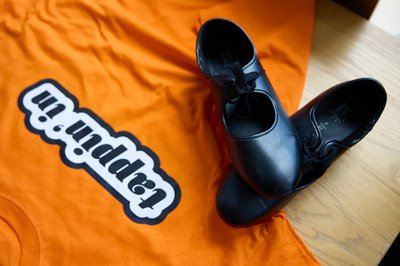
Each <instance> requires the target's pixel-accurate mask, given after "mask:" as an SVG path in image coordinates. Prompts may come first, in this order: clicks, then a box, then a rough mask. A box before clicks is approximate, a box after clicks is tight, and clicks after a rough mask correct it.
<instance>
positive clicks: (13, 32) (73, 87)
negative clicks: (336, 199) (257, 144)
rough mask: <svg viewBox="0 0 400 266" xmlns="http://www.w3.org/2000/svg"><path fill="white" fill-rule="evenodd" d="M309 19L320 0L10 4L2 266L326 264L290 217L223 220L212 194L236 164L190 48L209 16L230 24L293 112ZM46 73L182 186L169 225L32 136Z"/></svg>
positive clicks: (4, 10) (2, 49) (2, 142)
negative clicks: (37, 87) (241, 224)
mask: <svg viewBox="0 0 400 266" xmlns="http://www.w3.org/2000/svg"><path fill="white" fill-rule="evenodd" d="M313 11H314V0H306V1H295V0H292V1H283V2H282V1H277V0H268V1H255V0H254V1H214V0H208V1H202V0H201V1H200V0H199V1H28V0H25V1H23V0H20V1H14V0H12V1H11V0H6V1H2V2H1V4H0V54H1V57H0V66H1V70H0V100H1V108H0V110H1V111H0V112H1V115H0V132H1V138H0V218H1V220H0V265H19V264H21V265H278V264H279V265H280V264H285V265H314V264H318V262H317V261H316V260H315V258H314V257H313V256H312V255H311V254H310V252H309V251H308V250H307V248H306V247H305V246H304V244H303V243H302V241H301V240H300V239H299V237H298V236H297V235H296V233H295V232H294V231H293V229H292V228H291V226H290V225H289V223H288V222H287V220H286V217H285V215H284V213H283V212H281V213H278V214H277V215H275V216H274V217H271V218H270V219H268V220H267V221H266V222H265V223H263V224H261V225H257V226H253V227H250V228H240V229H239V228H232V227H230V226H228V225H226V224H225V223H223V222H222V220H221V219H220V218H219V217H218V214H217V211H216V208H215V195H216V191H217V189H218V185H219V182H220V181H221V177H222V176H223V173H224V170H225V169H226V168H227V165H228V161H229V158H228V155H227V153H226V150H225V148H224V145H223V143H224V140H223V137H222V129H221V128H220V126H219V124H218V118H217V117H216V112H215V106H214V104H213V101H212V98H211V96H210V91H209V89H208V88H207V87H206V82H205V80H204V79H203V78H202V76H201V73H200V71H199V70H198V68H197V65H196V60H195V52H194V49H195V40H196V34H197V31H198V29H199V28H200V26H201V24H202V23H204V22H205V21H206V20H207V19H209V18H214V17H224V18H228V19H231V20H233V21H235V22H236V23H238V24H239V25H241V26H242V27H243V28H244V29H245V30H246V32H247V33H248V34H249V36H250V37H251V39H252V40H253V42H254V44H255V46H256V48H257V51H258V54H259V57H260V60H261V61H262V64H263V66H264V67H265V68H266V72H267V73H268V76H269V78H270V79H271V82H272V84H273V85H274V87H275V89H276V91H277V93H278V95H279V96H280V98H281V100H282V102H283V104H284V106H285V107H286V108H287V111H288V112H289V113H292V112H294V111H295V110H296V108H297V106H298V104H299V100H300V97H301V92H302V87H303V84H304V79H305V73H306V67H307V62H308V56H309V50H310V43H311V31H312V22H313ZM45 78H51V79H54V80H56V81H58V82H59V83H60V84H61V85H62V86H63V87H64V88H65V89H66V90H67V91H68V92H69V93H70V94H71V95H73V97H76V99H77V101H78V102H79V107H81V108H88V109H90V110H91V112H92V113H91V114H92V115H94V114H95V115H96V116H97V117H98V118H99V119H101V120H103V121H104V122H105V123H107V124H108V125H109V126H110V127H111V128H112V129H110V128H108V129H107V130H109V132H111V130H112V131H113V132H121V131H126V132H130V133H131V134H133V135H134V136H135V137H136V138H137V139H138V140H139V141H140V142H141V143H142V144H143V145H145V146H146V147H148V148H149V149H150V150H151V151H152V152H153V153H154V154H155V155H156V156H157V157H158V158H159V161H160V167H161V169H162V170H160V173H161V174H162V173H163V172H161V171H164V172H165V173H166V174H167V175H168V176H170V177H171V180H173V181H175V182H176V184H177V185H178V186H179V191H180V197H179V195H177V194H175V196H176V199H177V202H176V203H177V204H176V206H173V207H171V208H172V210H169V213H168V215H166V217H164V218H165V219H163V220H162V221H157V222H156V224H154V225H148V224H143V223H138V222H137V221H135V220H134V219H132V217H128V215H127V213H128V212H129V210H125V211H124V210H123V206H122V205H123V204H122V203H121V202H122V201H121V197H120V196H118V193H116V192H115V191H114V192H112V191H113V190H112V189H111V188H110V187H105V186H104V184H102V183H101V182H102V181H101V178H97V179H96V178H95V175H93V172H90V171H91V170H90V169H89V168H90V167H89V168H84V167H82V166H81V165H80V166H76V168H77V169H75V168H72V167H70V166H71V165H68V163H65V158H64V159H63V160H62V159H61V158H60V155H61V157H62V154H63V151H62V148H61V146H62V145H61V144H60V143H61V142H60V143H58V144H57V143H53V144H50V143H48V142H49V141H46V140H45V137H44V136H42V137H40V136H39V135H40V134H44V133H39V131H37V132H35V131H32V130H31V131H30V130H28V128H27V126H29V123H32V121H29V120H26V121H25V117H29V115H30V114H29V111H27V110H25V112H24V111H23V110H22V109H23V108H22V109H20V108H19V107H18V99H19V97H21V99H28V96H29V94H26V95H25V98H24V94H22V92H23V91H24V89H25V88H27V87H28V86H31V85H33V84H35V83H36V82H38V81H40V80H43V79H45ZM33 91H34V90H33ZM34 92H35V91H34ZM51 92H52V93H53V91H51ZM36 96H37V95H36ZM42 96H43V95H42ZM71 97H72V96H71ZM32 101H33V100H32ZM66 101H68V100H66ZM21 104H22V105H24V103H20V105H21ZM32 106H34V107H32V108H37V105H35V104H32ZM35 106H36V107H35ZM75 107H76V106H75ZM35 110H36V109H35ZM37 110H38V109H37ZM45 110H47V109H45ZM82 110H83V109H82ZM31 112H32V115H34V113H35V112H36V111H32V110H31ZM46 112H47V111H46ZM66 112H67V111H63V112H62V113H66ZM68 112H70V113H71V115H72V114H74V115H78V113H79V112H81V111H77V110H75V111H71V110H70V111H68ZM74 112H75V113H74ZM82 112H84V111H82ZM82 112H81V113H80V114H82ZM55 117H57V115H56V116H55ZM58 117H60V116H59V115H58ZM54 119H55V118H54ZM50 120H51V121H53V120H52V119H50ZM50 120H49V119H48V120H47V122H49V121H50ZM24 121H25V122H24ZM54 121H55V120H54ZM47 122H46V123H47ZM65 122H66V123H67V121H66V120H65ZM103 126H104V127H105V128H107V126H105V125H103ZM54 130H55V129H54ZM46 134H47V133H46ZM68 145H69V144H68ZM68 145H67V146H68ZM139 147H140V146H139ZM143 150H144V151H145V152H148V150H147V149H146V148H143ZM81 151H82V150H81ZM92 154H93V153H92ZM132 154H136V153H135V151H133V152H132ZM155 161H156V160H155ZM108 166H109V165H108V164H107V167H108ZM108 169H110V168H108ZM173 181H171V182H172V183H173ZM134 188H135V187H131V189H134ZM146 191H147V190H146ZM179 191H178V190H176V191H175V192H179ZM131 192H132V191H130V193H131ZM136 192H137V194H140V193H139V192H138V191H136ZM146 193H147V192H146ZM131 194H132V193H131ZM143 195H147V194H143ZM146 197H147V196H146ZM135 199H137V198H135ZM142 200H143V199H142ZM171 206H172V205H171ZM149 211H151V210H150V209H149ZM142 222H143V221H142Z"/></svg>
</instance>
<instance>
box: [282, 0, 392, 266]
mask: <svg viewBox="0 0 400 266" xmlns="http://www.w3.org/2000/svg"><path fill="white" fill-rule="evenodd" d="M359 77H374V78H376V79H377V80H379V81H380V82H381V83H382V84H383V85H384V86H385V88H386V90H387V93H388V102H387V105H386V109H385V111H384V112H383V115H382V117H381V119H380V120H379V122H378V123H377V125H376V126H375V127H374V129H373V130H372V132H371V133H369V134H368V135H367V136H366V138H364V139H363V140H362V141H361V142H360V143H358V144H357V145H356V146H354V147H353V148H351V149H350V150H348V151H347V152H346V153H345V154H343V155H342V156H341V157H340V158H339V159H338V160H337V161H336V162H335V163H334V164H333V165H332V166H331V167H330V168H329V170H328V172H327V173H326V174H325V175H324V176H323V177H322V178H321V179H320V180H318V181H317V182H316V183H315V184H313V185H312V186H311V187H309V188H307V189H306V190H304V191H302V192H301V193H299V194H298V195H297V196H296V197H295V198H294V199H293V200H292V201H291V202H290V204H289V205H288V206H287V207H286V208H285V210H286V213H287V215H288V218H289V220H290V222H291V223H292V225H293V226H294V228H295V229H296V231H297V232H298V234H299V235H300V237H301V238H302V239H303V240H304V242H305V243H306V244H307V246H308V247H309V248H310V250H311V252H312V253H313V254H314V255H315V256H316V257H317V259H318V260H319V261H320V262H321V263H322V264H323V265H377V264H378V263H379V261H380V260H381V259H382V257H383V256H384V254H385V252H386V251H387V249H388V248H389V247H390V245H391V243H392V242H393V240H394V239H395V237H396V235H397V234H398V233H399V231H400V40H398V39H396V38H394V37H392V36H391V35H389V34H387V33H385V32H383V31H382V30H380V29H378V28H377V27H376V26H374V25H372V24H371V23H369V22H368V21H366V20H364V19H362V18H361V17H358V16H357V15H355V14H353V13H351V12H349V11H347V10H346V9H344V8H343V7H341V6H339V5H338V4H336V3H334V2H331V1H329V0H321V1H317V10H316V20H315V30H314V39H313V46H312V52H311V59H310V63H309V70H308V74H307V81H306V85H305V89H304V93H303V99H302V103H301V105H304V104H305V103H306V102H308V101H309V100H311V99H312V98H313V97H314V96H316V95H318V94H319V93H320V92H322V91H324V90H326V89H328V88H329V87H331V86H333V85H335V84H337V83H340V82H343V81H347V80H351V79H354V78H359ZM399 265H400V264H399Z"/></svg>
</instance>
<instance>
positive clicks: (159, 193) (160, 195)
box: [139, 188, 167, 209]
mask: <svg viewBox="0 0 400 266" xmlns="http://www.w3.org/2000/svg"><path fill="white" fill-rule="evenodd" d="M154 191H155V193H154V194H153V195H151V196H150V197H148V198H147V199H145V200H143V199H142V202H141V203H139V206H140V207H141V208H142V209H144V208H150V209H153V206H154V205H156V204H157V203H159V202H160V201H162V200H163V199H165V197H166V196H167V193H166V192H165V191H164V190H162V189H161V188H156V189H155V190H154Z"/></svg>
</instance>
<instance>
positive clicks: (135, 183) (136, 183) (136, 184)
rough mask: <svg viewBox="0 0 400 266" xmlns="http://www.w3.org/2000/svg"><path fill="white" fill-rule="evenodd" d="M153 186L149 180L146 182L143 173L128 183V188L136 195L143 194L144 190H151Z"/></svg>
mask: <svg viewBox="0 0 400 266" xmlns="http://www.w3.org/2000/svg"><path fill="white" fill-rule="evenodd" d="M155 186H156V184H155V183H154V182H153V181H151V180H147V176H146V175H145V174H143V173H138V174H136V176H135V177H134V178H133V179H132V180H131V181H129V183H128V188H129V189H130V190H132V192H133V193H135V194H136V195H142V194H143V193H144V192H145V189H144V188H147V189H153V188H154V187H155Z"/></svg>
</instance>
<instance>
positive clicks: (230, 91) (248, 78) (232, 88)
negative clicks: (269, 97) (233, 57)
mask: <svg viewBox="0 0 400 266" xmlns="http://www.w3.org/2000/svg"><path fill="white" fill-rule="evenodd" d="M230 68H231V70H232V74H233V77H234V79H226V80H224V81H223V83H222V85H223V86H224V87H225V90H224V95H225V97H226V98H227V101H228V102H229V103H231V104H236V103H238V102H239V101H241V100H244V103H245V105H244V106H245V108H244V110H243V111H244V112H243V114H238V116H239V117H241V118H248V117H249V115H250V112H251V108H250V97H252V98H253V99H255V100H256V101H258V99H257V97H256V96H254V93H253V92H254V89H255V88H256V79H257V78H258V77H259V76H260V75H261V74H260V72H256V71H254V72H250V73H244V72H243V69H242V66H241V65H240V63H239V62H238V61H236V62H234V63H232V64H230Z"/></svg>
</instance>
